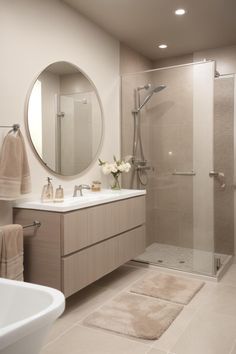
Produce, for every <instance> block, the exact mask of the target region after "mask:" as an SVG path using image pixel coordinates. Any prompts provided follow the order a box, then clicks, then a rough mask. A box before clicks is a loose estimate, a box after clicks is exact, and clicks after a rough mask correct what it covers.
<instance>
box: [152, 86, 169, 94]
mask: <svg viewBox="0 0 236 354" xmlns="http://www.w3.org/2000/svg"><path fill="white" fill-rule="evenodd" d="M165 88H166V85H160V86H157V87H155V88H154V89H153V90H152V91H153V92H155V93H156V92H160V91H162V90H164V89H165Z"/></svg>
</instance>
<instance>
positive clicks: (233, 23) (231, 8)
mask: <svg viewBox="0 0 236 354" xmlns="http://www.w3.org/2000/svg"><path fill="white" fill-rule="evenodd" d="M64 2H66V3H67V4H69V5H70V6H72V7H73V8H74V9H76V10H78V11H79V12H80V13H81V14H83V15H85V16H86V17H87V18H89V19H90V20H92V21H93V22H95V23H96V24H98V25H99V26H100V27H102V28H103V29H105V30H106V31H107V32H109V33H111V34H112V35H113V36H115V37H116V38H118V39H119V40H120V41H122V42H124V43H125V44H127V45H128V46H130V47H131V48H133V49H135V50H136V51H138V52H139V53H141V54H143V55H145V56H146V57H148V58H150V59H152V60H155V59H159V58H166V57H172V56H179V55H184V54H188V53H192V52H194V51H198V50H204V49H208V48H217V47H221V46H227V45H233V44H236V0H64ZM177 8H184V9H186V11H187V14H186V15H184V16H176V15H175V14H174V10H176V9H177ZM161 43H167V44H168V48H167V49H165V50H161V49H159V48H158V44H161Z"/></svg>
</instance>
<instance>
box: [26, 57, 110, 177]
mask: <svg viewBox="0 0 236 354" xmlns="http://www.w3.org/2000/svg"><path fill="white" fill-rule="evenodd" d="M61 62H64V63H67V64H70V65H72V66H74V67H75V68H76V69H78V71H79V72H81V74H83V75H84V77H85V78H86V79H87V80H88V81H89V82H90V84H91V86H92V87H93V88H94V92H95V94H96V97H97V99H98V102H99V106H100V109H101V130H102V134H101V138H100V142H99V145H98V148H97V152H96V154H95V155H94V157H93V159H92V161H91V162H90V163H89V164H88V166H87V167H86V168H85V169H84V170H82V171H80V172H79V173H77V174H75V175H62V174H60V173H57V172H56V171H54V170H52V169H51V168H50V167H49V166H48V165H47V164H46V162H44V161H43V159H42V158H41V156H40V155H39V153H38V151H37V150H36V148H35V146H34V143H33V140H32V137H31V134H30V129H29V124H28V112H29V100H30V96H31V93H32V90H33V87H34V85H35V83H36V81H37V80H38V77H39V76H40V75H41V74H42V73H43V72H44V70H46V69H47V68H48V67H49V66H50V65H52V64H55V63H61ZM24 116H25V128H26V135H27V138H28V141H29V143H30V146H31V148H32V151H33V154H34V156H35V157H36V158H37V160H38V161H39V162H40V164H41V165H42V166H43V167H44V168H45V169H46V170H47V171H48V172H50V173H51V174H52V175H54V176H57V177H58V178H64V179H74V178H76V177H78V176H80V175H83V174H85V173H86V172H88V170H89V169H90V168H91V166H92V165H93V164H95V162H96V161H97V160H98V156H99V154H100V152H101V149H102V146H103V142H104V136H105V124H104V110H103V106H102V101H101V98H100V96H99V93H98V90H97V88H96V86H95V84H94V82H93V81H92V80H91V79H90V77H89V76H88V75H87V74H86V73H85V72H84V71H83V70H82V69H80V68H79V67H78V66H77V65H75V64H73V63H71V62H69V61H66V60H58V61H53V62H51V63H49V64H48V65H47V66H46V67H44V69H43V70H41V71H40V72H39V73H38V74H37V75H36V78H34V80H33V82H32V84H31V85H30V87H29V90H28V93H27V96H26V100H25V114H24Z"/></svg>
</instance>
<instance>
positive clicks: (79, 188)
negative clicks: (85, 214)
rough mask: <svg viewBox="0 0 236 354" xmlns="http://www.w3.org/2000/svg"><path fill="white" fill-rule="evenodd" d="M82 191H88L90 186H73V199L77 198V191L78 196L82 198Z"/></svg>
mask: <svg viewBox="0 0 236 354" xmlns="http://www.w3.org/2000/svg"><path fill="white" fill-rule="evenodd" d="M83 189H90V186H89V185H88V184H80V185H79V186H75V187H74V194H73V197H77V191H79V192H80V196H81V197H82V196H83Z"/></svg>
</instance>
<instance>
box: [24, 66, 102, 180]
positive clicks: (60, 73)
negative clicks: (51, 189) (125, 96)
mask: <svg viewBox="0 0 236 354" xmlns="http://www.w3.org/2000/svg"><path fill="white" fill-rule="evenodd" d="M27 125H28V131H29V135H30V139H31V142H32V145H33V147H34V150H35V152H36V153H37V155H38V156H39V158H40V160H41V162H42V163H43V165H44V166H46V167H47V168H49V169H50V170H51V171H52V172H54V173H56V174H59V175H63V176H74V175H77V174H79V173H81V172H82V171H84V170H85V169H86V168H87V167H88V166H89V165H90V164H91V163H92V161H93V160H94V159H95V158H96V156H97V154H98V151H99V147H100V144H101V140H102V133H103V119H102V109H101V104H100V100H99V97H98V93H97V91H96V89H95V87H94V85H93V83H92V82H91V81H90V80H89V79H88V77H87V76H85V75H84V73H82V72H81V71H80V70H79V69H78V68H77V67H76V66H75V65H73V64H70V63H68V62H56V63H53V64H51V65H49V66H48V67H47V68H46V69H45V70H43V72H42V73H41V74H40V75H39V76H38V78H37V80H36V81H35V83H34V85H33V88H32V91H31V94H30V97H29V102H28V114H27Z"/></svg>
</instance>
